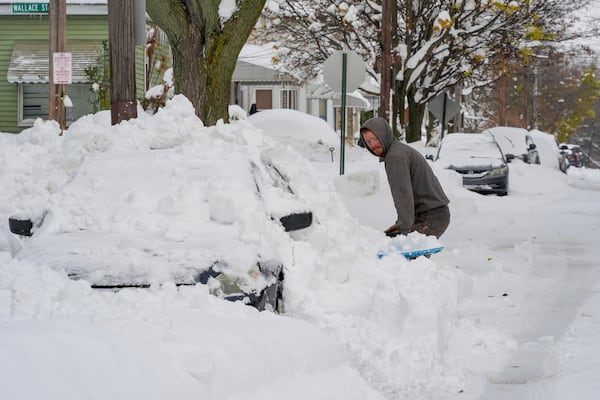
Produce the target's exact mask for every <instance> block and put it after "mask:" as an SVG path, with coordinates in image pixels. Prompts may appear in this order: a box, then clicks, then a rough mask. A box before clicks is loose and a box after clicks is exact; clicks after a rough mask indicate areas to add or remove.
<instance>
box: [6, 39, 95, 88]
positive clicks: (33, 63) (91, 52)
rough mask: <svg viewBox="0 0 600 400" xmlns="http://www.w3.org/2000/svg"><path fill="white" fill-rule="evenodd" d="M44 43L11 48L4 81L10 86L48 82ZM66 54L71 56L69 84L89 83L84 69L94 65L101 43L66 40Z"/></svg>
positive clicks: (24, 43) (31, 42)
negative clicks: (70, 80) (10, 84)
mask: <svg viewBox="0 0 600 400" xmlns="http://www.w3.org/2000/svg"><path fill="white" fill-rule="evenodd" d="M48 46H49V44H48V41H42V40H36V41H18V42H15V45H14V47H13V52H12V56H11V58H10V64H9V66H8V73H7V76H6V78H7V80H8V81H9V82H10V83H48V58H49V51H50V50H49V47H48ZM66 51H67V52H70V53H71V55H72V62H73V65H72V68H73V70H72V79H73V83H85V82H89V79H88V78H87V77H86V76H85V69H86V68H87V67H90V66H94V65H98V58H99V57H100V56H101V55H102V51H103V50H102V43H99V42H96V41H70V42H68V43H67V50H66Z"/></svg>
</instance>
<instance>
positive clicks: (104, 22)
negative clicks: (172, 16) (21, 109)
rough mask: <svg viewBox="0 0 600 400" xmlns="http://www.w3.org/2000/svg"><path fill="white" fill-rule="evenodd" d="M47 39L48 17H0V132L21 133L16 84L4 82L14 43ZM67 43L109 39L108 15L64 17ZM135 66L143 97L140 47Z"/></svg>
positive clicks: (139, 95) (142, 61)
mask: <svg viewBox="0 0 600 400" xmlns="http://www.w3.org/2000/svg"><path fill="white" fill-rule="evenodd" d="M48 36H49V27H48V16H47V15H42V16H39V15H38V16H35V15H23V16H19V15H0V132H13V133H17V132H20V131H21V130H23V128H22V127H19V126H18V84H16V83H10V82H8V80H7V73H8V66H9V63H10V59H11V55H12V51H13V47H14V44H15V42H17V41H19V42H21V41H27V40H48ZM70 40H72V41H82V40H89V41H97V42H101V41H103V40H108V19H107V16H106V15H104V16H102V15H97V16H96V15H69V16H67V46H68V42H69V41H70ZM136 66H137V67H136V87H137V93H138V97H139V98H142V97H143V93H144V89H145V87H144V48H143V46H139V47H138V48H137V49H136ZM67 92H68V88H67Z"/></svg>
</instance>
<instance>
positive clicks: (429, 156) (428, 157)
mask: <svg viewBox="0 0 600 400" xmlns="http://www.w3.org/2000/svg"><path fill="white" fill-rule="evenodd" d="M425 158H426V159H428V160H431V161H433V154H426V155H425Z"/></svg>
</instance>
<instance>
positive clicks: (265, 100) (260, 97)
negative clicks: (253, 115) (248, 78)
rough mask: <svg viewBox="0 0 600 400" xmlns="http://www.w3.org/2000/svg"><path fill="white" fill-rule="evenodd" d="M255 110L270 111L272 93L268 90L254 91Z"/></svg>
mask: <svg viewBox="0 0 600 400" xmlns="http://www.w3.org/2000/svg"><path fill="white" fill-rule="evenodd" d="M256 108H257V109H258V110H270V109H272V108H273V92H272V91H271V90H270V89H269V90H264V89H261V90H259V89H257V90H256Z"/></svg>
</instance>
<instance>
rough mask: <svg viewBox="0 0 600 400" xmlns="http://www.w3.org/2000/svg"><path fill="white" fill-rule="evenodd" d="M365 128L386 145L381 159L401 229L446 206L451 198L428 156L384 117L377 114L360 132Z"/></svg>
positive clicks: (409, 227) (407, 229)
mask: <svg viewBox="0 0 600 400" xmlns="http://www.w3.org/2000/svg"><path fill="white" fill-rule="evenodd" d="M365 129H367V130H369V131H371V132H373V133H374V134H375V136H377V138H378V139H379V141H380V142H381V145H382V146H383V149H384V156H383V157H381V158H380V160H381V161H384V162H385V172H386V173H387V178H388V182H389V184H390V189H391V191H392V198H393V199H394V205H395V206H396V212H397V213H398V219H397V221H396V224H397V225H398V228H399V230H400V233H402V234H406V233H408V232H410V231H411V228H412V226H413V224H414V222H415V218H416V216H417V215H418V214H421V213H423V212H426V211H429V210H433V209H434V208H439V207H443V206H445V205H447V204H448V203H449V202H450V201H449V200H448V197H446V194H445V193H444V191H443V189H442V185H440V182H439V181H438V179H437V177H436V176H435V175H434V174H433V171H432V169H431V167H430V166H429V164H428V162H427V160H426V159H425V157H423V155H422V154H421V153H419V152H418V151H417V150H415V149H413V148H412V147H410V146H408V145H407V144H404V143H402V142H400V141H398V140H396V138H395V137H394V134H393V133H392V129H391V127H390V125H389V124H388V122H387V121H386V120H385V119H383V118H381V117H375V118H371V119H370V120H368V121H366V122H365V123H364V124H363V126H362V127H361V128H360V132H361V136H362V134H363V131H364V130H365ZM363 140H364V138H363ZM367 149H368V147H367ZM369 151H371V150H370V149H369ZM371 153H372V152H371ZM373 154H374V153H373Z"/></svg>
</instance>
